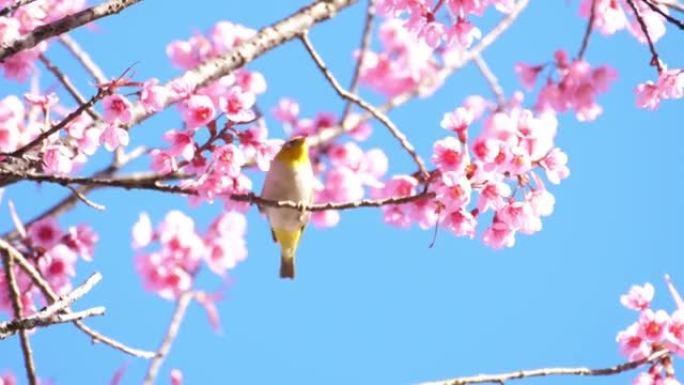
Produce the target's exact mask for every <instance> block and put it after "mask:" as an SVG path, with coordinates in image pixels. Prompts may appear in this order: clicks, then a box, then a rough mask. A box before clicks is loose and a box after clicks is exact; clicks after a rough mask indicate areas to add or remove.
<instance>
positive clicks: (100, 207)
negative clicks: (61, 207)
mask: <svg viewBox="0 0 684 385" xmlns="http://www.w3.org/2000/svg"><path fill="white" fill-rule="evenodd" d="M66 188H68V189H69V190H71V193H72V194H73V195H75V196H76V198H78V200H80V201H81V202H83V203H85V205H86V206H88V207H92V208H94V209H95V210H97V211H105V210H106V209H107V208H106V207H105V206H104V205H101V204H99V203H95V202H93V201H91V200H90V199H88V197H87V196H85V194H83V193H82V192H81V191H79V190H78V189H77V188H75V187H72V186H69V185H67V186H66Z"/></svg>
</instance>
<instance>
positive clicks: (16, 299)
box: [2, 249, 38, 385]
mask: <svg viewBox="0 0 684 385" xmlns="http://www.w3.org/2000/svg"><path fill="white" fill-rule="evenodd" d="M2 257H3V258H2V259H3V264H2V265H3V267H4V268H5V278H6V279H7V287H8V290H9V294H10V300H11V301H12V309H13V310H14V318H22V316H23V314H22V313H23V309H22V301H21V291H20V290H19V285H18V284H17V277H16V276H15V275H14V273H15V272H14V255H13V253H11V252H10V251H9V250H7V249H5V250H2ZM19 341H20V343H21V351H22V353H23V354H24V367H25V368H26V378H27V379H28V383H29V385H37V384H38V378H37V377H36V364H35V363H34V361H33V352H32V350H31V342H30V341H29V337H28V330H26V329H21V330H19Z"/></svg>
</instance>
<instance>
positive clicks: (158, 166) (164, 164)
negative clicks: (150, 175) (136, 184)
mask: <svg viewBox="0 0 684 385" xmlns="http://www.w3.org/2000/svg"><path fill="white" fill-rule="evenodd" d="M150 158H151V162H150V168H151V169H152V170H153V171H155V172H157V173H159V174H169V173H172V172H174V171H177V170H178V163H177V162H176V158H175V157H174V156H173V155H172V154H171V153H169V152H168V151H164V150H160V149H157V148H155V149H152V150H151V151H150Z"/></svg>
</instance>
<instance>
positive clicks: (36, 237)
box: [28, 217, 62, 249]
mask: <svg viewBox="0 0 684 385" xmlns="http://www.w3.org/2000/svg"><path fill="white" fill-rule="evenodd" d="M28 235H29V238H30V239H31V242H32V243H33V244H34V245H36V246H39V247H42V248H44V249H50V248H52V247H53V246H55V245H56V244H57V243H59V242H60V240H61V238H62V229H61V228H60V227H59V225H58V224H57V221H56V220H55V219H54V218H52V217H46V218H43V219H41V220H39V221H37V222H35V223H33V224H32V225H30V226H29V227H28Z"/></svg>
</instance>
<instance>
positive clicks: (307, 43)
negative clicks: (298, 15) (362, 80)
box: [300, 33, 429, 181]
mask: <svg viewBox="0 0 684 385" xmlns="http://www.w3.org/2000/svg"><path fill="white" fill-rule="evenodd" d="M300 39H301V41H302V43H303V44H304V47H305V48H306V51H307V52H308V53H309V55H311V59H313V61H314V62H315V63H316V66H318V69H319V70H320V71H321V72H322V73H323V76H325V78H326V79H328V82H329V83H330V85H331V86H332V87H333V88H334V89H335V92H337V94H338V95H339V96H340V97H341V98H343V99H347V100H349V101H351V102H354V103H355V104H356V105H358V106H359V107H361V108H363V109H364V110H366V111H368V112H369V113H370V114H371V115H373V116H374V117H375V118H376V119H378V120H379V121H380V122H381V123H382V124H384V125H385V127H387V129H388V130H389V131H390V133H391V134H392V136H394V137H395V138H396V139H397V140H398V141H399V144H401V146H402V147H403V148H404V149H405V150H406V152H408V154H409V155H410V156H411V158H413V161H414V162H415V163H416V165H417V166H418V170H420V173H421V180H422V181H427V179H428V177H429V174H428V172H427V168H426V167H425V162H423V159H421V157H420V155H418V153H417V152H416V149H415V148H414V147H413V145H412V144H411V142H409V141H408V138H406V135H404V133H403V132H401V131H400V130H399V128H397V126H396V125H395V124H394V123H393V122H392V121H391V120H390V118H389V117H388V116H387V115H385V113H384V112H382V111H380V110H379V109H377V108H376V107H374V106H372V105H371V104H369V103H368V102H366V101H365V100H363V99H361V98H360V97H359V96H357V95H355V94H352V93H350V92H349V91H347V90H345V89H343V88H342V86H341V85H340V83H339V82H338V81H337V79H335V77H334V76H333V74H332V72H330V70H329V69H328V67H327V66H326V65H325V62H323V59H322V58H321V57H320V55H319V54H318V52H317V51H316V49H315V48H314V46H313V44H311V40H309V36H308V35H307V33H303V34H302V35H301V37H300Z"/></svg>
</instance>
